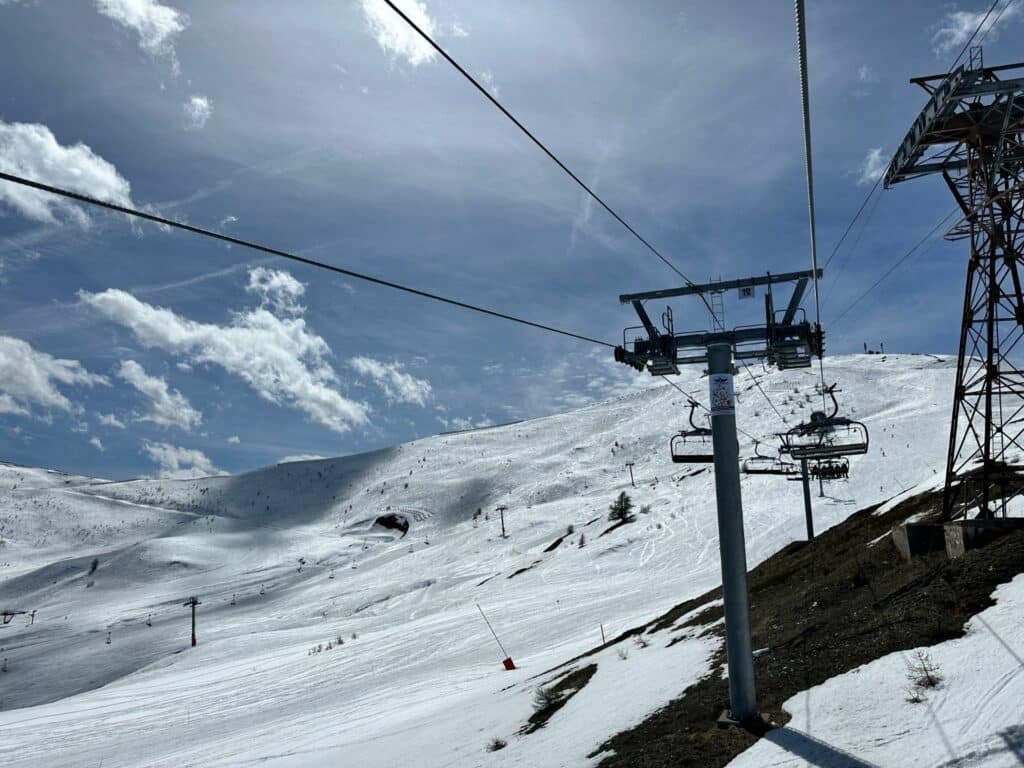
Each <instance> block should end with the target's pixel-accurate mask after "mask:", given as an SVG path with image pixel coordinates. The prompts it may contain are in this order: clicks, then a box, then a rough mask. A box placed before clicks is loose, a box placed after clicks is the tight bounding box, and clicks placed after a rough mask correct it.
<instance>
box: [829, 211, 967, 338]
mask: <svg viewBox="0 0 1024 768" xmlns="http://www.w3.org/2000/svg"><path fill="white" fill-rule="evenodd" d="M958 210H959V209H958V208H954V209H953V210H951V211H950V212H949V213H947V214H946V215H945V216H943V217H942V218H941V219H940V220H939V221H938V223H936V224H935V226H933V227H932V228H931V229H930V230H928V233H927V234H926V235H925V236H924V237H922V238H921V239H920V240H918V241H917V242H916V243H914V245H913V246H912V247H911V248H910V250H908V251H907V252H906V253H905V254H903V255H902V256H901V257H900V258H899V259H897V260H896V262H895V263H893V265H892V266H891V267H889V269H887V270H886V271H885V273H884V274H883V275H882V276H881V277H879V278H878V279H877V280H876V281H875V282H874V283H872V285H871V287H870V288H868V289H867V290H866V291H864V293H862V294H861V295H860V296H858V297H857V298H856V299H854V300H853V301H852V302H851V303H850V304H849V305H847V307H846V309H844V310H843V311H842V312H840V313H839V314H838V315H837V316H836V318H835V319H834V320H833V321H832V325H831V327H832V328H835V327H836V326H837V325H839V323H840V322H841V321H842V319H843V318H844V317H846V316H847V315H848V314H849V313H850V310H852V309H853V308H854V307H855V306H857V304H859V303H860V302H861V301H862V300H863V299H864V298H865V297H866V296H867V295H868V294H869V293H871V292H872V291H874V290H875V289H876V288H877V287H878V286H880V285H881V284H882V283H883V282H884V281H885V279H886V278H887V277H889V275H891V274H892V273H893V272H895V271H896V270H897V269H898V268H899V266H900V265H901V264H903V262H905V261H906V260H907V259H909V258H910V257H911V256H913V255H914V253H916V252H917V250H918V249H919V248H920V247H921V246H923V245H924V244H925V243H926V242H928V240H930V239H931V237H932V235H934V234H935V233H936V232H937V231H938V230H939V229H940V228H941V227H942V225H943V224H945V223H946V222H947V221H949V219H951V218H952V217H953V215H954V214H955V213H956V212H957V211H958Z"/></svg>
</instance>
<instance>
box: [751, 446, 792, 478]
mask: <svg viewBox="0 0 1024 768" xmlns="http://www.w3.org/2000/svg"><path fill="white" fill-rule="evenodd" d="M743 474H745V475H781V476H784V477H785V476H791V475H799V474H800V466H799V465H797V464H794V463H793V462H791V461H784V460H783V459H780V458H778V457H775V458H773V457H771V456H764V455H763V454H762V453H761V441H760V440H755V441H754V455H753V456H751V457H749V458H747V459H744V460H743Z"/></svg>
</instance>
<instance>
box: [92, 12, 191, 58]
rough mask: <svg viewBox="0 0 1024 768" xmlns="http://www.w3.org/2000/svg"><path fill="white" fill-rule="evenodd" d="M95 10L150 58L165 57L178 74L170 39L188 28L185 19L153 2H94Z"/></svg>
mask: <svg viewBox="0 0 1024 768" xmlns="http://www.w3.org/2000/svg"><path fill="white" fill-rule="evenodd" d="M96 10H98V11H99V12H100V13H101V14H103V15H104V16H106V17H107V18H109V19H113V20H114V21H115V22H117V23H118V24H120V25H121V26H123V27H126V28H127V29H130V30H132V31H134V32H136V33H137V34H138V36H139V46H140V47H141V48H142V50H144V51H145V52H146V53H148V54H149V55H151V56H166V57H167V58H168V59H169V60H170V62H171V68H172V70H173V71H174V73H175V74H177V73H178V71H179V69H180V68H179V66H178V56H177V53H176V52H175V50H174V38H175V37H176V36H177V35H178V34H180V33H181V32H183V31H184V30H185V27H187V26H188V16H186V15H185V14H184V13H182V12H181V11H179V10H177V9H175V8H171V7H170V6H167V5H163V4H161V3H159V2H157V0H96Z"/></svg>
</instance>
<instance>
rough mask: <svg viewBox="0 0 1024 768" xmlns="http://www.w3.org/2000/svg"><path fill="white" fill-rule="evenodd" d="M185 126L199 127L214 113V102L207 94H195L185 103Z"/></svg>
mask: <svg viewBox="0 0 1024 768" xmlns="http://www.w3.org/2000/svg"><path fill="white" fill-rule="evenodd" d="M184 110H185V127H186V128H193V129H197V130H198V129H199V128H202V127H204V126H205V125H206V121H207V120H209V119H210V115H212V114H213V102H212V101H210V99H209V98H207V97H206V96H193V97H192V98H190V99H189V100H188V101H186V102H185V105H184Z"/></svg>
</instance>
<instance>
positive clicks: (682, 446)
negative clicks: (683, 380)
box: [669, 400, 715, 464]
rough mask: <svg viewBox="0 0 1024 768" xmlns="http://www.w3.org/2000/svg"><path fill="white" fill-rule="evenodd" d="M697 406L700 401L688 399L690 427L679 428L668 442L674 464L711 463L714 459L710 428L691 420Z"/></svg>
mask: <svg viewBox="0 0 1024 768" xmlns="http://www.w3.org/2000/svg"><path fill="white" fill-rule="evenodd" d="M699 406H700V403H698V402H697V401H696V400H691V401H690V427H691V429H683V430H680V431H679V433H678V434H677V435H675V436H674V437H673V438H672V440H671V442H670V443H669V451H670V452H671V454H672V461H673V462H675V463H676V464H712V463H714V461H715V453H714V449H713V448H712V445H711V430H710V429H708V428H707V427H699V426H697V425H696V424H695V423H694V421H693V413H694V411H696V410H697V408H698V407H699ZM695 448H696V450H694V449H695ZM709 451H710V452H709Z"/></svg>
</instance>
